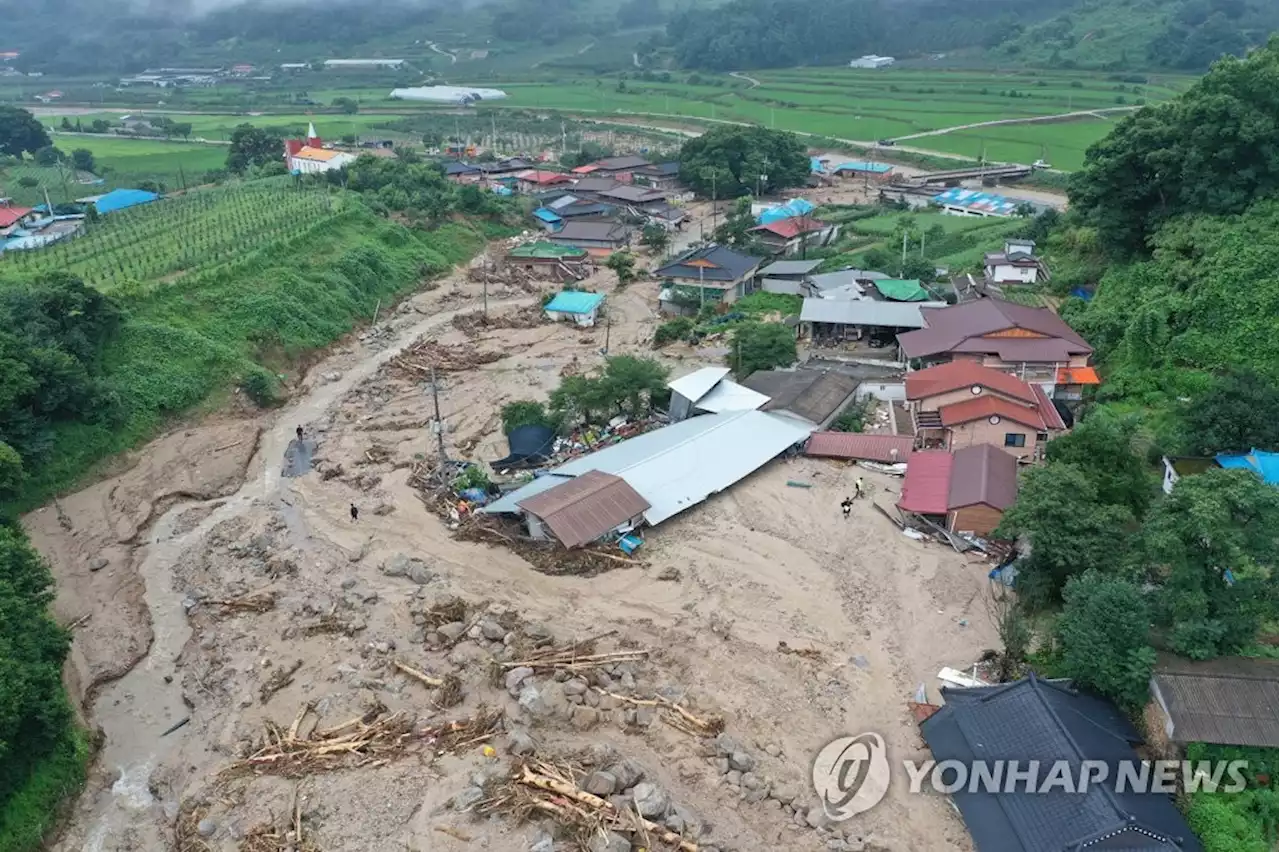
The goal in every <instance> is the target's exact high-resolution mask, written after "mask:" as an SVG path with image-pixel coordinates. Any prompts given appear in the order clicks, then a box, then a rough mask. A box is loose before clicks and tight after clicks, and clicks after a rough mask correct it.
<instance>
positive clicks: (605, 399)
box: [549, 355, 670, 423]
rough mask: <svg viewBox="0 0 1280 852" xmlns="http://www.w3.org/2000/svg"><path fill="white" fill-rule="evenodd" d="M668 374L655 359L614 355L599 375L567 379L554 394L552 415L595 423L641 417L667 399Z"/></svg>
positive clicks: (551, 399)
mask: <svg viewBox="0 0 1280 852" xmlns="http://www.w3.org/2000/svg"><path fill="white" fill-rule="evenodd" d="M669 374H670V370H668V369H667V368H666V367H665V366H663V365H662V364H660V363H659V362H657V361H655V360H653V359H652V358H637V357H635V356H633V355H614V356H612V357H609V358H606V359H605V366H604V370H603V371H601V372H600V373H599V374H598V375H595V376H565V377H564V379H563V380H561V382H560V386H559V387H558V388H556V389H555V390H554V391H552V392H551V398H550V403H549V407H550V409H551V412H552V415H551V416H553V417H555V418H562V419H563V420H564V421H568V422H572V421H579V420H581V421H586V422H588V423H596V422H600V421H602V420H608V419H609V418H611V417H613V416H614V415H617V414H623V413H627V414H631V415H633V416H639V415H642V414H644V413H646V412H648V411H649V410H651V409H652V408H653V406H654V404H655V401H656V400H657V399H659V398H661V397H665V396H666V394H667V376H668V375H669Z"/></svg>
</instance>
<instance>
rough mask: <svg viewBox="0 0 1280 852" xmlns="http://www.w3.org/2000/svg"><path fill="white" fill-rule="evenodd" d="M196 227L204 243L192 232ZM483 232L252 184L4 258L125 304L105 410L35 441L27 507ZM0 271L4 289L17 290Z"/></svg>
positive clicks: (331, 332)
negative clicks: (78, 281) (410, 221)
mask: <svg viewBox="0 0 1280 852" xmlns="http://www.w3.org/2000/svg"><path fill="white" fill-rule="evenodd" d="M277 195H279V197H276V196H277ZM321 200H323V206H319V204H320V202H321ZM277 208H279V209H284V210H288V211H289V217H291V218H292V222H291V223H288V224H287V226H285V227H275V226H273V225H272V224H271V223H270V222H268V221H267V219H268V218H271V217H272V216H273V215H274V214H272V213H271V212H270V211H271V210H273V209H277ZM117 216H119V217H120V218H115V217H117ZM264 217H266V218H264ZM113 219H115V221H114V222H112V220H113ZM272 221H279V217H276V218H275V219H272ZM156 229H158V230H156ZM254 230H258V231H261V233H260V234H258V235H253V234H251V232H252V231H254ZM221 231H226V232H228V234H231V233H239V234H240V235H241V236H240V238H239V240H240V246H239V249H238V250H236V249H234V248H231V249H228V248H226V247H224V248H223V249H219V248H218V245H222V244H223V243H221V242H219V241H220V240H223V238H222V237H219V236H218V234H219V232H221ZM188 232H189V233H188ZM201 232H203V233H204V234H205V235H206V239H200V238H199V237H193V236H192V235H195V234H199V233H201ZM182 233H187V237H185V238H181V239H180V238H179V237H180V236H181V234H182ZM228 239H229V238H228ZM483 240H484V238H483V236H482V235H481V234H480V232H479V231H476V230H473V229H472V228H470V227H469V226H466V225H462V224H447V225H444V226H442V227H440V228H438V229H436V230H434V231H430V232H427V231H422V230H417V229H410V228H406V227H403V226H401V225H399V224H396V223H394V222H391V221H389V220H386V219H382V218H379V217H376V216H374V215H373V214H372V213H371V212H370V211H369V210H368V209H367V208H366V207H365V205H364V203H363V202H362V201H361V200H360V198H359V197H357V196H355V195H352V194H346V193H338V194H335V195H332V196H329V195H328V194H322V195H319V196H310V195H304V196H302V197H301V199H300V200H297V201H296V202H291V201H290V200H289V199H287V198H286V197H285V196H284V195H283V194H280V193H278V192H277V193H276V195H273V194H272V191H270V190H264V189H260V188H257V187H254V188H249V189H242V190H234V189H230V190H214V191H201V192H195V193H193V194H192V195H191V196H188V197H186V198H183V199H170V200H166V201H162V202H158V203H157V204H155V205H151V207H150V208H147V209H146V212H145V213H144V212H142V210H139V211H138V212H137V213H135V214H134V215H133V216H130V215H128V213H126V214H125V215H123V216H121V214H113V215H112V216H107V217H105V218H104V220H103V222H102V223H100V224H99V225H98V227H97V228H96V229H93V230H91V232H90V236H88V237H84V238H81V239H80V240H77V241H75V242H72V243H68V244H66V245H65V246H63V247H61V248H59V249H57V250H56V251H57V252H60V253H61V254H59V255H58V256H56V257H55V256H54V255H47V256H46V257H47V258H50V259H49V260H46V259H41V258H40V255H39V254H32V255H30V256H29V257H28V258H27V259H25V260H24V261H15V260H13V259H12V258H6V260H5V261H4V262H3V263H0V271H3V279H8V281H9V282H17V281H20V280H25V279H29V278H30V277H31V275H33V274H35V273H36V272H37V270H38V269H40V268H42V267H44V266H45V265H47V264H49V263H53V262H54V261H66V263H65V264H62V265H59V268H67V269H70V270H72V271H74V272H79V273H83V274H85V275H86V276H87V277H88V279H89V280H91V281H97V282H98V283H99V285H100V286H101V287H102V290H103V291H104V292H106V293H109V294H110V295H111V296H112V297H113V298H114V299H115V300H116V301H117V302H118V303H119V304H120V305H121V307H122V308H123V309H124V320H123V324H122V325H121V327H120V329H119V332H118V333H117V334H115V335H114V336H113V337H112V338H111V339H110V340H109V341H108V343H107V344H106V348H105V349H104V350H103V352H102V353H101V356H100V363H101V371H102V374H101V377H100V379H101V382H102V383H103V385H104V387H105V389H106V391H107V394H108V396H110V397H111V398H112V399H114V400H115V401H116V402H117V403H118V404H117V405H116V408H115V411H114V412H113V413H112V415H111V416H109V417H103V418H101V419H97V420H92V419H90V420H86V419H75V420H66V421H61V422H58V423H56V424H54V427H53V431H52V433H51V436H50V439H49V440H48V442H47V446H46V448H45V450H44V451H43V452H41V453H40V454H39V456H38V458H35V459H31V460H30V461H31V463H30V464H29V474H30V476H29V479H28V482H27V487H26V489H25V493H24V501H23V502H24V504H28V505H30V504H34V503H38V502H39V501H40V500H42V499H44V498H46V497H47V496H48V495H49V494H50V493H52V492H55V491H56V490H57V489H59V488H63V487H66V486H67V485H69V484H71V483H72V482H74V481H75V480H76V479H77V478H78V477H79V476H81V475H82V474H83V473H84V471H85V470H86V469H88V468H89V467H90V466H91V465H92V464H93V463H94V462H96V461H98V460H99V459H102V458H104V457H105V456H107V455H110V454H112V453H115V452H119V451H121V450H123V449H126V448H128V447H130V446H132V445H133V444H135V443H136V442H138V441H139V440H142V439H144V438H146V437H148V436H149V435H151V434H152V433H153V432H154V431H155V430H156V429H157V428H159V427H161V426H162V425H163V424H164V422H165V421H166V420H167V419H168V418H170V417H172V416H174V415H177V414H180V413H181V412H183V411H185V410H187V409H189V408H191V407H192V406H194V405H197V404H198V403H200V402H201V401H203V400H205V399H206V398H207V397H209V396H210V395H211V394H214V393H216V392H219V391H221V390H225V389H229V388H231V387H233V386H236V385H240V386H244V385H245V383H246V381H248V380H249V379H251V378H252V377H254V376H262V375H263V374H264V368H265V378H257V379H254V381H256V382H258V383H259V384H260V386H262V387H265V388H267V389H269V388H270V387H271V386H273V385H274V384H275V380H274V378H272V376H273V375H274V374H275V373H277V372H286V373H287V372H288V371H289V370H290V369H291V365H292V364H293V363H294V362H295V359H297V358H298V357H299V356H301V355H303V354H304V353H306V352H307V351H310V350H312V349H315V348H317V347H320V346H324V345H326V344H328V343H330V342H332V341H334V340H336V339H337V338H338V337H340V336H341V335H342V334H344V333H346V332H347V331H348V330H350V329H351V327H352V326H353V325H354V324H355V323H356V322H358V321H359V320H360V319H361V318H367V317H369V316H371V315H372V314H373V311H374V307H375V305H376V304H377V303H378V302H379V301H381V302H382V303H383V304H386V303H387V302H389V301H390V300H391V299H393V298H395V297H396V296H397V295H400V294H403V293H405V292H407V291H409V290H412V289H413V288H414V287H415V286H417V285H418V284H419V282H421V281H422V280H423V279H424V278H429V277H431V276H434V275H439V274H442V273H444V272H446V271H447V270H448V269H450V268H452V266H453V265H455V264H457V263H459V262H461V261H463V260H465V259H467V258H469V257H471V256H472V255H473V254H474V253H475V252H476V251H478V250H479V248H480V247H481V246H482V245H483ZM223 242H226V240H223ZM228 244H229V243H228ZM63 254H65V255H66V256H65V257H63V256H62V255H63ZM104 270H105V272H106V274H105V275H104V274H103V272H104ZM3 279H0V288H4V287H13V286H18V285H17V284H16V283H4V281H3Z"/></svg>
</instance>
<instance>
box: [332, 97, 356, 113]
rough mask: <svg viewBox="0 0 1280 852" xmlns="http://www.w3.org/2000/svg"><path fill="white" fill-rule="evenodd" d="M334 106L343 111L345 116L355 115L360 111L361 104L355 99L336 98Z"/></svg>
mask: <svg viewBox="0 0 1280 852" xmlns="http://www.w3.org/2000/svg"><path fill="white" fill-rule="evenodd" d="M333 106H335V107H337V108H338V109H339V110H341V112H342V114H343V115H355V114H356V113H358V112H359V111H360V104H359V103H357V102H356V100H355V98H334V99H333Z"/></svg>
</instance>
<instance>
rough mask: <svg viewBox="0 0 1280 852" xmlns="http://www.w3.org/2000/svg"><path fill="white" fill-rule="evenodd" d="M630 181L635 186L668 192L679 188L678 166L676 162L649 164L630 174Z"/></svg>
mask: <svg viewBox="0 0 1280 852" xmlns="http://www.w3.org/2000/svg"><path fill="white" fill-rule="evenodd" d="M631 180H632V182H633V183H636V184H640V185H643V186H651V187H653V188H654V189H661V190H665V191H667V192H670V191H671V190H674V189H677V188H679V185H680V164H679V163H678V162H672V163H651V164H650V165H647V166H641V167H639V168H638V169H636V170H635V171H633V172H632V173H631Z"/></svg>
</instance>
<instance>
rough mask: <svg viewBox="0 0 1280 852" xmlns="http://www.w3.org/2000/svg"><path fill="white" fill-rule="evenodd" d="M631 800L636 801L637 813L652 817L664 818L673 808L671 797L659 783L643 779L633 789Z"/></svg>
mask: <svg viewBox="0 0 1280 852" xmlns="http://www.w3.org/2000/svg"><path fill="white" fill-rule="evenodd" d="M631 801H632V802H634V803H635V806H636V813H638V814H640V816H642V817H648V818H650V819H654V818H657V819H662V818H663V816H664V815H665V814H666V812H667V811H668V810H669V809H670V808H671V797H670V796H668V795H667V792H666V791H665V790H663V789H662V788H661V787H659V786H658V785H657V784H652V783H650V782H648V781H642V782H640V783H639V784H637V785H636V786H635V789H634V790H632V791H631Z"/></svg>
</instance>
